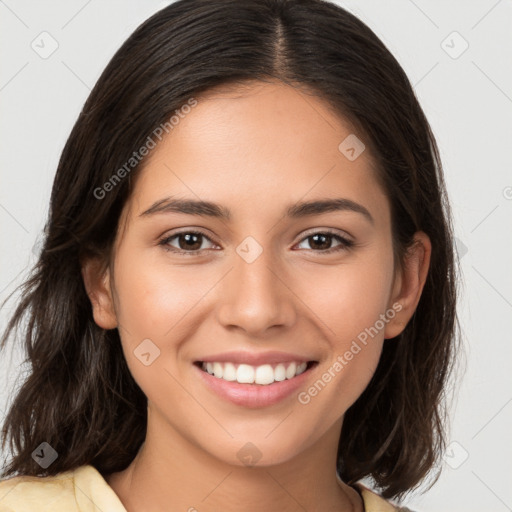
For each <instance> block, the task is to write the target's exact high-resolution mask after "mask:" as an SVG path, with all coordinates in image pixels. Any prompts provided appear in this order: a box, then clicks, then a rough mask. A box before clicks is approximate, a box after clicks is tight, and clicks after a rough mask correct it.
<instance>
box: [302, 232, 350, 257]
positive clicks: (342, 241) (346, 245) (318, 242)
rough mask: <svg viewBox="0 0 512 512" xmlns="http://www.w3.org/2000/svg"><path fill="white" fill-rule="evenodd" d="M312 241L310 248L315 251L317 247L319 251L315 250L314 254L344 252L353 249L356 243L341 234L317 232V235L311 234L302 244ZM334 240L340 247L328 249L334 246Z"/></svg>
mask: <svg viewBox="0 0 512 512" xmlns="http://www.w3.org/2000/svg"><path fill="white" fill-rule="evenodd" d="M310 239H311V240H313V242H312V243H311V242H309V245H310V247H311V246H313V249H315V246H317V247H316V249H319V250H315V251H314V252H322V253H324V254H330V253H332V252H338V251H343V250H346V249H350V248H351V247H353V246H354V242H353V241H352V240H349V239H348V238H345V237H343V236H341V235H340V234H338V233H335V232H333V231H330V230H324V231H317V232H316V233H311V234H309V235H308V236H306V237H305V238H303V239H302V242H301V243H303V241H305V240H310ZM333 239H335V240H337V241H338V245H336V246H334V247H326V246H330V245H331V244H332V240H333ZM318 246H319V247H318Z"/></svg>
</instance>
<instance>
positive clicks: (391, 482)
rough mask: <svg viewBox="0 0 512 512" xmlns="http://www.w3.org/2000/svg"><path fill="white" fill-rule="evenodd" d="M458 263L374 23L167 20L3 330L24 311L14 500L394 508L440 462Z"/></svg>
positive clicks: (312, 7)
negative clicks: (24, 368) (28, 366)
mask: <svg viewBox="0 0 512 512" xmlns="http://www.w3.org/2000/svg"><path fill="white" fill-rule="evenodd" d="M317 244H319V245H317ZM452 247H453V244H452V234H451V219H450V209H449V205H448V203H447V199H446V192H445V186H444V181H443V176H442V169H441V163H440V161H439V156H438V152H437V147H436V143H435V139H434V137H433V135H432V133H431V131H430V128H429V125H428V122H427V120H426V118H425V116H424V114H423V112H422V109H421V107H420V106H419V104H418V102H417V100H416V98H415V95H414V92H413V90H412V87H411V85H410V83H409V81H408V79H407V77H406V75H405V73H404V72H403V70H402V69H401V67H400V66H399V64H398V63H397V61H396V60H395V59H394V57H393V56H392V55H391V54H390V53H389V51H388V50H387V49H386V48H385V46H384V45H383V44H382V42H381V41H380V40H379V39H378V38H377V37H376V36H375V34H374V33H373V32H372V31H371V30H370V29H369V28H368V27H367V26H365V25H364V24H363V23H362V22H361V21H359V20H358V19H356V18H355V17H354V16H353V15H351V14H350V13H348V12H347V11H345V10H343V9H341V8H340V7H338V6H336V5H334V4H331V3H328V2H323V1H319V0H294V1H291V0H289V1H287V0H264V1H249V0H244V1H232V0H216V1H203V0H179V1H177V2H175V3H173V4H171V5H170V6H168V7H166V8H165V9H163V10H161V11H159V12H158V13H156V14H155V15H154V16H152V17H151V18H150V19H149V20H147V21H146V22H145V23H143V24H142V25H141V26H140V27H139V28H138V29H137V30H136V31H135V32H134V34H132V36H131V37H130V38H129V39H128V40H127V41H126V42H125V43H124V44H123V46H122V47H121V48H120V50H119V51H118V52H117V53H116V55H115V56H114V57H113V58H112V60H111V62H110V63H109V65H108V66H107V68H106V69H105V71H104V72H103V74H102V75H101V77H100V79H99V80H98V82H97V84H96V86H95V87H94V89H93V91H92V92H91V94H90V96H89V98H88V100H87V102H86V104H85V105H84V108H83V110H82V112H81V114H80V116H79V118H78V120H77V122H76V124H75V126H74V128H73V130H72V132H71V134H70V137H69V139H68V141H67V144H66V146H65V148H64V150H63V153H62V156H61V159H60V162H59V166H58V169H57V174H56V177H55V182H54V186H53V191H52V196H51V204H50V214H49V219H48V222H47V226H46V239H45V242H44V247H43V250H42V253H41V255H40V259H39V262H38V263H37V266H36V268H35V271H34V274H33V276H32V277H31V279H30V280H29V281H28V282H27V283H26V284H25V287H24V290H23V291H24V295H23V299H22V301H21V303H20V305H19V307H18V308H17V310H16V311H15V314H14V316H13V317H12V319H11V321H10V323H9V325H8V327H7V329H6V332H5V335H4V342H5V340H6V339H7V337H8V336H9V335H10V333H11V332H12V331H13V329H14V328H15V327H16V326H18V325H19V324H20V321H21V319H22V318H23V317H25V315H28V325H27V328H26V332H25V337H24V342H25V347H26V349H27V351H28V357H29V360H30V361H31V363H32V371H31V373H30V375H29V376H28V378H27V380H26V382H25V383H24V385H23V386H22V387H21V389H20V390H19V392H18V394H17V396H16V398H15V400H14V403H13V404H12V407H11V409H10V411H9V413H8V415H7V417H6V420H5V425H4V439H3V442H4V445H5V443H6V441H7V440H9V441H10V446H11V449H12V451H13V458H12V460H11V462H10V463H9V465H7V467H6V469H5V470H4V473H3V476H4V477H7V476H11V477H13V476H14V478H10V479H8V480H5V481H4V482H2V483H1V484H0V490H1V492H0V510H13V511H24V510H33V509H34V506H35V504H37V506H39V507H41V506H43V505H44V506H47V505H48V504H49V503H51V505H48V506H50V507H51V508H52V510H66V511H70V510H80V511H84V510H96V509H100V510H109V511H115V512H122V511H128V512H132V511H138V512H140V511H143V510H168V509H172V510H175V509H176V510H189V511H193V510H198V511H202V510H217V509H222V510H224V511H229V510H232V509H235V508H236V509H240V508H243V509H244V510H246V511H252V510H260V509H261V508H263V509H267V510H280V511H283V510H286V511H288V510H289V511H292V510H293V511H295V510H337V511H338V510H339V511H362V510H367V511H374V512H375V511H379V510H381V511H385V510H395V505H393V504H392V500H394V499H396V500H399V499H401V498H402V497H403V496H404V495H405V494H406V493H407V492H408V491H410V490H412V489H414V488H415V487H417V486H418V485H419V484H420V483H421V482H422V481H424V479H425V477H426V476H427V475H428V474H430V471H431V470H432V468H434V467H435V465H436V462H437V461H438V459H439V456H440V454H441V452H442V449H443V446H444V423H443V421H444V420H443V418H444V416H443V402H442V396H443V391H444V388H445V385H446V382H447V378H448V376H449V374H450V369H451V366H452V361H453V354H454V350H455V344H456V336H455V327H456V314H455V301H456V284H455V273H454V254H453V249H452ZM364 478H366V479H369V483H368V482H367V483H366V484H365V485H363V483H362V482H361V480H362V479H364ZM370 484H371V485H374V487H375V490H374V491H375V492H374V491H371V490H370V489H369V488H368V487H367V486H368V485H370ZM377 491H378V493H377ZM2 507H4V508H2Z"/></svg>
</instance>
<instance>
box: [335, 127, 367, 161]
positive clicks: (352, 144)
mask: <svg viewBox="0 0 512 512" xmlns="http://www.w3.org/2000/svg"><path fill="white" fill-rule="evenodd" d="M365 149H366V146H365V145H364V144H363V142H362V141H361V139H359V138H358V137H357V136H356V135H354V134H353V133H351V134H350V135H349V136H348V137H345V138H344V139H343V140H342V141H341V143H340V145H339V146H338V150H339V151H340V153H342V154H343V155H344V156H345V158H347V160H350V161H351V162H353V161H354V160H356V159H357V158H358V157H359V156H360V155H361V153H362V152H363V151H364V150H365Z"/></svg>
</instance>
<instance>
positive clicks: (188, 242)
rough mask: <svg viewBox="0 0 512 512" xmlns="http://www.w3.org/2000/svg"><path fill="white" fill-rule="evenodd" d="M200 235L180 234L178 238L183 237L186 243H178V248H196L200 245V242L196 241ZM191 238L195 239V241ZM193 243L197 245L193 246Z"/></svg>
mask: <svg viewBox="0 0 512 512" xmlns="http://www.w3.org/2000/svg"><path fill="white" fill-rule="evenodd" d="M200 236H201V235H196V234H195V233H186V234H183V235H181V237H180V240H182V239H183V238H184V239H185V240H186V243H185V244H181V243H180V249H196V248H199V247H201V243H200V242H197V240H198V239H199V237H200ZM193 239H195V241H194V240H193ZM195 245H198V247H195Z"/></svg>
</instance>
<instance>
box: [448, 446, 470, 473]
mask: <svg viewBox="0 0 512 512" xmlns="http://www.w3.org/2000/svg"><path fill="white" fill-rule="evenodd" d="M468 457H469V453H468V452H467V450H466V449H465V448H464V446H462V445H461V444H460V443H458V442H457V441H452V442H451V443H450V444H449V445H448V446H447V447H446V452H445V453H444V454H443V460H444V461H445V462H446V464H448V466H450V467H451V468H452V469H459V468H460V467H461V466H462V464H464V462H466V460H467V459H468Z"/></svg>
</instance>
